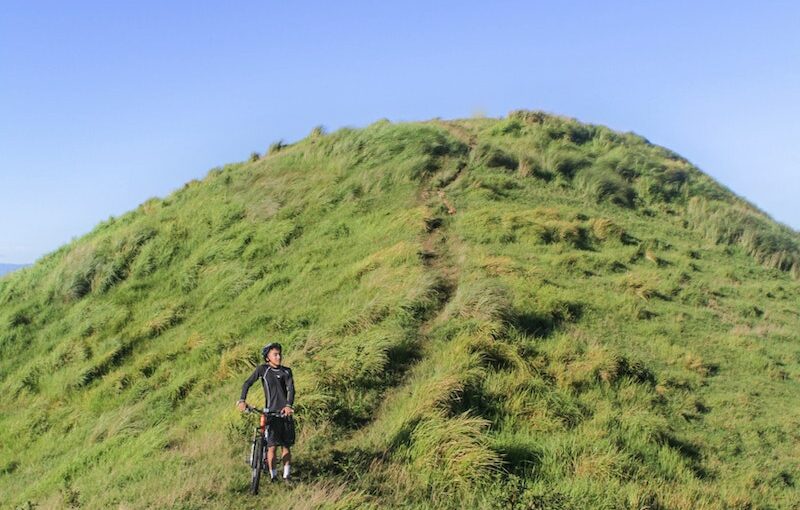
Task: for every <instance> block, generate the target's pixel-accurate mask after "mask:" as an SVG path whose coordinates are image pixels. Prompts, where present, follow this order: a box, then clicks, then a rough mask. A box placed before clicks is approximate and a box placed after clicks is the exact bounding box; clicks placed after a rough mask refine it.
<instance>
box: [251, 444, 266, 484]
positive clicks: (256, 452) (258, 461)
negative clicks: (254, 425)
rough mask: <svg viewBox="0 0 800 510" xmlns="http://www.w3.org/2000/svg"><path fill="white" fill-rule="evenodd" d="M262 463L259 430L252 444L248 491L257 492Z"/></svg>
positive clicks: (262, 456)
mask: <svg viewBox="0 0 800 510" xmlns="http://www.w3.org/2000/svg"><path fill="white" fill-rule="evenodd" d="M263 463H264V436H263V435H262V434H261V433H260V432H259V433H258V434H257V435H256V438H255V440H254V444H253V456H252V457H251V459H250V467H251V468H252V474H251V476H250V492H252V493H253V494H258V483H259V482H260V481H261V467H262V465H263Z"/></svg>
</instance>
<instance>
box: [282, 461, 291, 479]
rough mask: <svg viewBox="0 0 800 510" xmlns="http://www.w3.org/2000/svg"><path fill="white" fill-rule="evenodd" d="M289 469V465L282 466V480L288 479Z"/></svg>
mask: <svg viewBox="0 0 800 510" xmlns="http://www.w3.org/2000/svg"><path fill="white" fill-rule="evenodd" d="M289 469H290V465H289V464H284V465H283V477H284V478H289Z"/></svg>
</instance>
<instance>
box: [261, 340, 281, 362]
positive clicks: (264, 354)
mask: <svg viewBox="0 0 800 510" xmlns="http://www.w3.org/2000/svg"><path fill="white" fill-rule="evenodd" d="M272 349H278V350H279V351H283V347H281V344H279V343H278V342H270V343H268V344H267V345H265V346H264V347H263V348H262V349H261V357H262V358H264V359H267V354H269V351H271V350H272Z"/></svg>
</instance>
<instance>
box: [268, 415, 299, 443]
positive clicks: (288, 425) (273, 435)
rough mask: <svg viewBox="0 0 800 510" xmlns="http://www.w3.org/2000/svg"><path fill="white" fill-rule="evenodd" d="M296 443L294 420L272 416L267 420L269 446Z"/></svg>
mask: <svg viewBox="0 0 800 510" xmlns="http://www.w3.org/2000/svg"><path fill="white" fill-rule="evenodd" d="M293 444H294V420H293V419H292V418H291V417H288V418H276V417H274V416H271V417H270V418H269V421H268V422H267V446H292V445H293Z"/></svg>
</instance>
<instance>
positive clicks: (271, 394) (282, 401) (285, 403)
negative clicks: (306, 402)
mask: <svg viewBox="0 0 800 510" xmlns="http://www.w3.org/2000/svg"><path fill="white" fill-rule="evenodd" d="M281 354H282V348H281V344H279V343H277V342H273V343H269V344H267V345H265V346H264V348H263V349H261V356H263V358H264V361H265V362H266V363H265V364H264V365H259V366H258V367H256V369H255V371H254V372H253V375H251V376H250V377H249V378H248V379H247V380H246V381H245V382H244V386H242V396H241V398H240V399H239V402H238V403H237V406H238V407H239V410H240V411H245V410H246V409H247V404H246V402H245V399H246V398H247V391H248V390H249V389H250V386H252V385H253V383H254V382H256V379H261V384H262V386H263V387H264V397H265V398H264V402H265V407H266V412H268V413H270V412H271V413H280V414H281V416H282V417H281V418H275V417H269V418H268V420H269V422H268V427H267V467H268V468H269V474H270V479H271V481H272V482H274V481H276V480H277V476H278V470H277V469H276V468H275V447H276V446H280V447H281V461H282V462H283V480H284V481H286V482H288V481H289V476H290V471H291V468H290V464H291V461H292V454H291V451H290V450H289V447H290V446H292V445H293V444H294V423H293V422H292V419H291V416H292V414H294V409H292V405H293V404H294V380H293V379H292V371H291V370H290V369H289V368H288V367H284V366H282V365H281V361H282V359H283V357H282V355H281Z"/></svg>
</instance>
